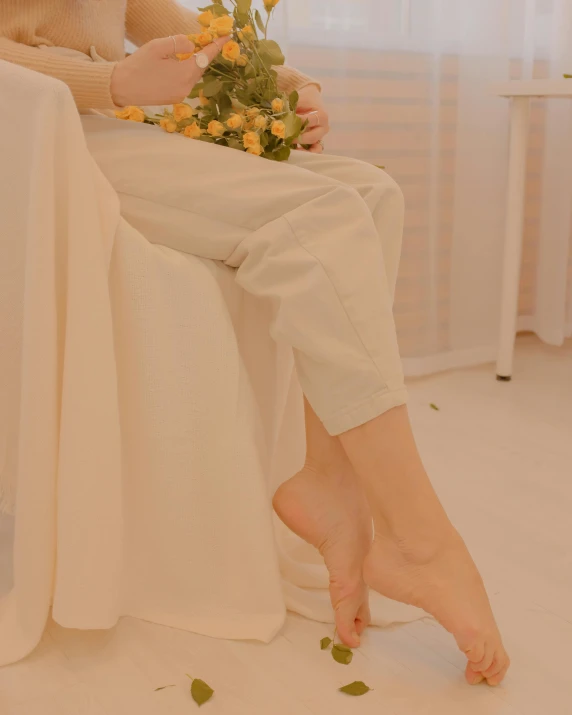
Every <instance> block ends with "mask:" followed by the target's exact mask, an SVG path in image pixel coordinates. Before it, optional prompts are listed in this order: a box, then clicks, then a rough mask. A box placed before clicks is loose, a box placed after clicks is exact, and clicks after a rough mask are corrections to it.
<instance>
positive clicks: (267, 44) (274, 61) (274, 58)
mask: <svg viewBox="0 0 572 715" xmlns="http://www.w3.org/2000/svg"><path fill="white" fill-rule="evenodd" d="M257 49H258V54H259V55H260V57H261V58H262V60H263V62H264V63H265V64H268V65H283V64H284V62H285V61H286V60H285V57H284V55H283V54H282V50H281V49H280V45H279V44H278V43H277V42H275V41H274V40H260V42H259V43H258V47H257Z"/></svg>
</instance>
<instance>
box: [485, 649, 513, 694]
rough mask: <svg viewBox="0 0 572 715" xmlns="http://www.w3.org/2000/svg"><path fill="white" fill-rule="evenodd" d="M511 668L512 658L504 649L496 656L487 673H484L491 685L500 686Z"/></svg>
mask: <svg viewBox="0 0 572 715" xmlns="http://www.w3.org/2000/svg"><path fill="white" fill-rule="evenodd" d="M509 668H510V658H509V657H508V655H507V653H506V651H505V650H504V648H502V647H501V649H500V650H499V651H498V652H497V653H496V654H495V656H494V658H493V662H492V664H491V666H490V668H488V669H487V670H486V671H484V672H483V673H482V675H484V677H485V678H486V680H487V682H488V684H489V685H499V684H500V683H502V681H503V680H504V678H505V676H506V674H507V672H508V669H509Z"/></svg>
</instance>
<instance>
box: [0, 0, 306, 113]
mask: <svg viewBox="0 0 572 715" xmlns="http://www.w3.org/2000/svg"><path fill="white" fill-rule="evenodd" d="M196 17H197V16H196V14H195V13H193V12H191V11H190V10H187V9H185V8H183V7H182V6H180V5H179V4H178V3H177V2H176V0H0V59H2V60H8V62H15V63H16V64H19V65H24V66H25V67H29V68H30V69H33V70H36V71H38V72H42V73H44V74H48V75H51V76H52V77H56V78H58V79H61V80H62V81H63V82H65V83H66V84H67V85H68V86H69V87H70V89H71V91H72V93H73V95H74V97H75V100H76V103H77V105H78V107H79V108H80V109H109V108H113V106H114V104H113V101H112V99H111V91H110V84H111V74H112V72H113V69H114V67H115V63H116V62H118V61H119V60H121V59H123V58H124V57H125V49H124V45H125V38H126V37H127V39H129V40H131V42H133V43H134V44H136V45H142V44H145V43H146V42H149V40H153V39H155V38H157V37H167V36H169V35H176V34H179V33H183V34H190V33H192V32H198V31H199V25H198V23H197V19H196ZM42 45H47V46H49V47H67V48H70V49H72V50H78V51H79V52H82V53H84V54H86V55H89V54H90V49H91V48H92V47H94V48H95V51H96V53H97V54H98V55H99V56H100V57H102V58H103V59H105V60H108V61H109V62H107V63H96V62H83V61H77V60H75V59H73V58H69V57H65V56H60V55H56V54H52V53H49V52H42V51H41V50H40V49H38V48H39V47H40V46H42ZM278 71H279V75H280V80H279V82H280V88H281V89H283V90H284V91H291V90H294V89H300V88H301V87H303V86H305V85H307V84H311V83H315V84H317V83H316V82H314V80H312V79H311V78H310V77H307V76H306V75H304V74H302V73H301V72H298V71H296V70H294V69H291V68H289V67H280V68H278Z"/></svg>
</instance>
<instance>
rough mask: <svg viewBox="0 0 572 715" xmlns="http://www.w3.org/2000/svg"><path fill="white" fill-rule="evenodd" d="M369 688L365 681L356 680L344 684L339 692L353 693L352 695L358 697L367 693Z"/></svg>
mask: <svg viewBox="0 0 572 715" xmlns="http://www.w3.org/2000/svg"><path fill="white" fill-rule="evenodd" d="M370 690H371V688H368V687H367V685H366V684H365V683H362V681H361V680H356V681H355V683H350V684H349V685H344V687H343V688H340V693H346V695H353V696H354V697H359V696H360V695H365V694H366V693H369V691H370Z"/></svg>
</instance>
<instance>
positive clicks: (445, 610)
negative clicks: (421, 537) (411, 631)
mask: <svg viewBox="0 0 572 715" xmlns="http://www.w3.org/2000/svg"><path fill="white" fill-rule="evenodd" d="M364 578H365V581H366V583H367V584H368V585H369V586H371V587H372V588H373V589H375V590H376V591H378V592H379V593H381V594H383V595H384V596H387V597H388V598H391V599H393V600H395V601H401V602H403V603H409V604H411V605H413V606H418V607H419V608H422V609H423V610H424V611H427V612H428V613H430V614H431V615H433V616H434V617H435V618H436V619H437V620H438V621H439V623H441V625H442V626H443V627H444V628H446V629H447V630H448V631H449V632H450V633H452V634H453V636H454V637H455V639H456V641H457V645H458V646H459V648H460V649H461V651H462V652H463V653H465V654H466V656H467V658H468V661H469V662H468V665H467V670H466V673H465V676H466V678H467V681H468V682H469V683H470V684H471V685H477V684H478V683H481V682H482V681H483V680H487V682H488V683H489V685H499V684H500V683H501V682H502V680H503V679H504V677H505V675H506V673H507V671H508V668H509V666H510V660H509V657H508V655H507V653H506V651H505V649H504V646H503V644H502V640H501V635H500V633H499V630H498V627H497V624H496V622H495V619H494V616H493V613H492V609H491V606H490V603H489V599H488V596H487V594H486V591H485V587H484V584H483V581H482V579H481V576H480V574H479V572H478V570H477V567H476V566H475V564H474V562H473V559H472V558H471V555H470V554H469V551H468V549H467V547H466V546H465V544H464V542H463V540H462V539H461V537H460V536H459V534H458V533H457V532H456V531H454V530H453V529H452V527H451V531H446V533H445V535H444V536H443V538H442V539H441V540H440V542H436V541H435V540H434V539H431V540H425V541H423V542H417V543H416V544H410V543H407V542H406V541H402V542H400V541H397V540H394V539H391V538H388V537H385V536H383V535H380V536H378V535H376V538H375V541H374V544H373V546H372V549H371V551H370V553H369V555H368V556H367V558H366V561H365V565H364Z"/></svg>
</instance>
